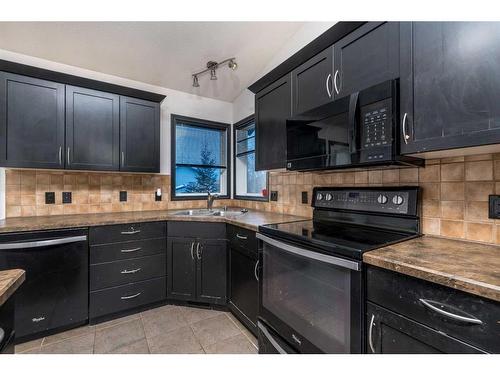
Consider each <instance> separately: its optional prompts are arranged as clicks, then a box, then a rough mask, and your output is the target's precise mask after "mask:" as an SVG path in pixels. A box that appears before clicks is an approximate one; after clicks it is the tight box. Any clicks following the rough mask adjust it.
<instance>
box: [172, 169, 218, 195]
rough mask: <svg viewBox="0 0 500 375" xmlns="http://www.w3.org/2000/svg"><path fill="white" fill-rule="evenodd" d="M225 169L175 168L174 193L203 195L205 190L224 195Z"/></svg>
mask: <svg viewBox="0 0 500 375" xmlns="http://www.w3.org/2000/svg"><path fill="white" fill-rule="evenodd" d="M226 182H227V171H226V169H224V168H195V167H182V166H181V167H176V168H175V195H176V196H189V195H203V194H206V193H207V191H210V193H216V194H221V195H225V194H226V193H227V192H226V187H227V184H226Z"/></svg>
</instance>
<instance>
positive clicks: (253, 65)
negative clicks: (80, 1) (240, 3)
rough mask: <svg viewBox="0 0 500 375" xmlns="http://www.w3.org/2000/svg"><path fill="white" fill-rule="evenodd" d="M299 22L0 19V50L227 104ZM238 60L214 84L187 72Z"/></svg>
mask: <svg viewBox="0 0 500 375" xmlns="http://www.w3.org/2000/svg"><path fill="white" fill-rule="evenodd" d="M303 25H304V23H303V22H0V48H2V49H6V50H10V51H14V52H18V53H22V54H26V55H31V56H35V57H39V58H43V59H47V60H52V61H55V62H59V63H64V64H68V65H73V66H77V67H81V68H85V69H90V70H94V71H98V72H102V73H107V74H112V75H116V76H119V77H124V78H129V79H133V80H137V81H141V82H145V83H149V84H153V85H158V86H162V87H168V88H171V89H176V90H181V91H184V92H189V93H193V94H198V95H201V96H206V97H211V98H215V99H220V100H224V101H229V102H232V101H233V100H234V99H235V98H236V97H237V96H238V95H239V94H240V93H241V91H242V90H243V89H245V88H246V87H248V86H249V85H250V84H251V83H253V81H254V79H255V78H256V76H257V74H259V72H261V71H262V69H263V68H264V67H265V66H266V64H267V63H268V62H269V60H271V58H272V57H273V55H274V54H275V53H276V52H277V51H278V50H279V48H280V47H281V46H282V45H283V44H284V43H285V42H286V41H287V40H288V39H289V38H291V37H292V35H293V34H294V33H295V32H296V31H297V30H298V29H299V28H300V27H301V26H303ZM229 57H236V61H237V62H238V69H237V70H236V71H231V70H230V69H229V68H227V66H223V67H221V68H219V69H218V71H217V76H218V77H219V79H218V80H217V81H210V77H209V75H205V76H202V77H200V79H199V81H200V87H199V88H197V89H195V88H193V87H192V80H191V74H192V73H194V72H197V71H199V70H201V69H203V68H204V67H205V64H206V63H207V61H209V60H215V61H221V60H223V59H226V58H229Z"/></svg>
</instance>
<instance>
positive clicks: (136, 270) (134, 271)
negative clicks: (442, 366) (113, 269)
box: [120, 268, 141, 275]
mask: <svg viewBox="0 0 500 375" xmlns="http://www.w3.org/2000/svg"><path fill="white" fill-rule="evenodd" d="M140 270H141V268H136V269H135V270H130V271H129V270H123V271H121V272H120V273H121V274H124V275H127V274H129V273H137V272H139V271H140Z"/></svg>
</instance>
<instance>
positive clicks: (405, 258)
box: [363, 236, 500, 302]
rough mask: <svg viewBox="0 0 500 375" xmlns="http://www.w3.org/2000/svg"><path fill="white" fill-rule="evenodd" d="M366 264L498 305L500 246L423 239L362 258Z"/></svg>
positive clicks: (367, 254)
mask: <svg viewBox="0 0 500 375" xmlns="http://www.w3.org/2000/svg"><path fill="white" fill-rule="evenodd" d="M363 260H364V261H365V263H368V264H371V265H374V266H378V267H381V268H385V269H388V270H392V271H396V272H399V273H403V274H406V275H409V276H414V277H417V278H419V279H423V280H427V281H431V282H434V283H437V284H441V285H444V286H448V287H451V288H454V289H458V290H462V291H464V292H467V293H471V294H475V295H478V296H481V297H485V298H489V299H492V300H495V301H499V302H500V247H498V246H494V245H486V244H480V243H475V242H467V241H461V240H451V239H445V238H438V237H432V236H423V237H419V238H416V239H413V240H409V241H405V242H400V243H397V244H394V245H390V246H386V247H383V248H380V249H377V250H373V251H369V252H367V253H365V254H364V255H363Z"/></svg>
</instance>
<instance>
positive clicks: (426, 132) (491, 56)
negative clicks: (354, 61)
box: [400, 22, 500, 154]
mask: <svg viewBox="0 0 500 375" xmlns="http://www.w3.org/2000/svg"><path fill="white" fill-rule="evenodd" d="M499 68H500V23H498V22H414V23H402V24H401V118H400V121H401V124H402V123H403V119H404V122H405V124H404V125H405V126H404V128H403V129H402V132H403V131H405V134H406V135H407V137H406V138H405V137H404V134H402V137H401V152H402V153H404V154H408V153H416V152H426V151H435V150H444V149H451V148H459V147H469V146H479V145H485V144H493V143H499V142H500V106H498V103H499V102H500V73H499V71H500V69H499ZM402 132H401V133H402Z"/></svg>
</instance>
